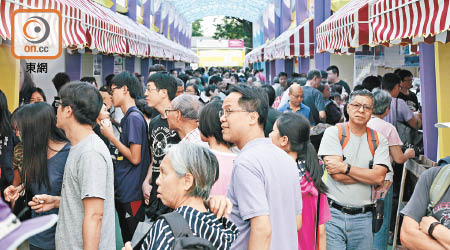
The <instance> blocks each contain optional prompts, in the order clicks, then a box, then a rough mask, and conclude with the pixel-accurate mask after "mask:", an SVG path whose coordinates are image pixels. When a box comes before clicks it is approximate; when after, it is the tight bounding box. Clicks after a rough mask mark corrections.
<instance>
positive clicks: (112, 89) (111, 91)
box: [109, 86, 123, 95]
mask: <svg viewBox="0 0 450 250" xmlns="http://www.w3.org/2000/svg"><path fill="white" fill-rule="evenodd" d="M122 87H123V86H122ZM122 87H118V86H116V87H111V90H110V91H109V94H110V95H112V94H113V93H114V90H115V89H120V88H122Z"/></svg>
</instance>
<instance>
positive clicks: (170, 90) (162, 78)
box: [142, 72, 180, 220]
mask: <svg viewBox="0 0 450 250" xmlns="http://www.w3.org/2000/svg"><path fill="white" fill-rule="evenodd" d="M176 93H177V80H175V78H173V77H172V76H171V75H170V74H169V73H167V72H157V73H154V74H152V75H150V77H149V79H148V82H147V88H146V90H145V101H146V102H147V105H148V106H149V107H151V108H154V109H156V110H157V111H158V112H159V115H157V116H156V117H154V118H153V119H152V120H151V121H150V124H149V133H148V134H149V141H150V147H151V151H152V160H151V165H150V166H151V167H150V168H149V169H148V172H147V176H146V177H145V180H144V183H143V184H142V191H143V193H144V199H145V203H146V204H147V205H149V206H150V209H148V210H147V211H148V212H147V215H148V216H149V218H150V219H152V220H155V219H156V218H157V217H158V216H159V215H161V214H164V213H167V212H169V211H170V209H169V208H167V207H166V206H164V205H163V204H162V202H161V200H160V199H158V198H157V197H156V195H157V192H156V190H157V189H158V187H157V185H156V179H157V178H158V176H159V166H160V164H161V161H162V159H163V158H164V156H165V153H164V149H165V148H166V146H167V145H168V144H177V143H178V142H180V137H178V135H177V133H176V132H175V131H174V130H171V129H170V128H169V123H168V121H167V114H168V113H169V112H171V111H170V110H173V108H172V104H171V101H172V100H173V99H174V98H175V95H176ZM166 110H167V112H166Z"/></svg>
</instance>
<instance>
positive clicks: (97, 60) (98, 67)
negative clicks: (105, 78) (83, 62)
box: [94, 54, 103, 76]
mask: <svg viewBox="0 0 450 250" xmlns="http://www.w3.org/2000/svg"><path fill="white" fill-rule="evenodd" d="M102 58H103V57H102V55H99V54H97V55H94V76H100V75H102Z"/></svg>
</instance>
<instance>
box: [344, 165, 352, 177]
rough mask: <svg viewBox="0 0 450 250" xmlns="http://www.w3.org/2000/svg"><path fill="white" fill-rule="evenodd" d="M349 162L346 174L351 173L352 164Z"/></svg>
mask: <svg viewBox="0 0 450 250" xmlns="http://www.w3.org/2000/svg"><path fill="white" fill-rule="evenodd" d="M346 164H347V170H345V173H344V174H349V173H350V168H351V167H352V166H351V165H350V164H348V163H346Z"/></svg>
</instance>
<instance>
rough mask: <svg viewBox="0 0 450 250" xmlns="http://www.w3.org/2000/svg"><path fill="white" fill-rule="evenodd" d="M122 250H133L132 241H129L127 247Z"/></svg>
mask: <svg viewBox="0 0 450 250" xmlns="http://www.w3.org/2000/svg"><path fill="white" fill-rule="evenodd" d="M122 250H133V247H132V246H131V241H127V243H125V246H124V247H122Z"/></svg>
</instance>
